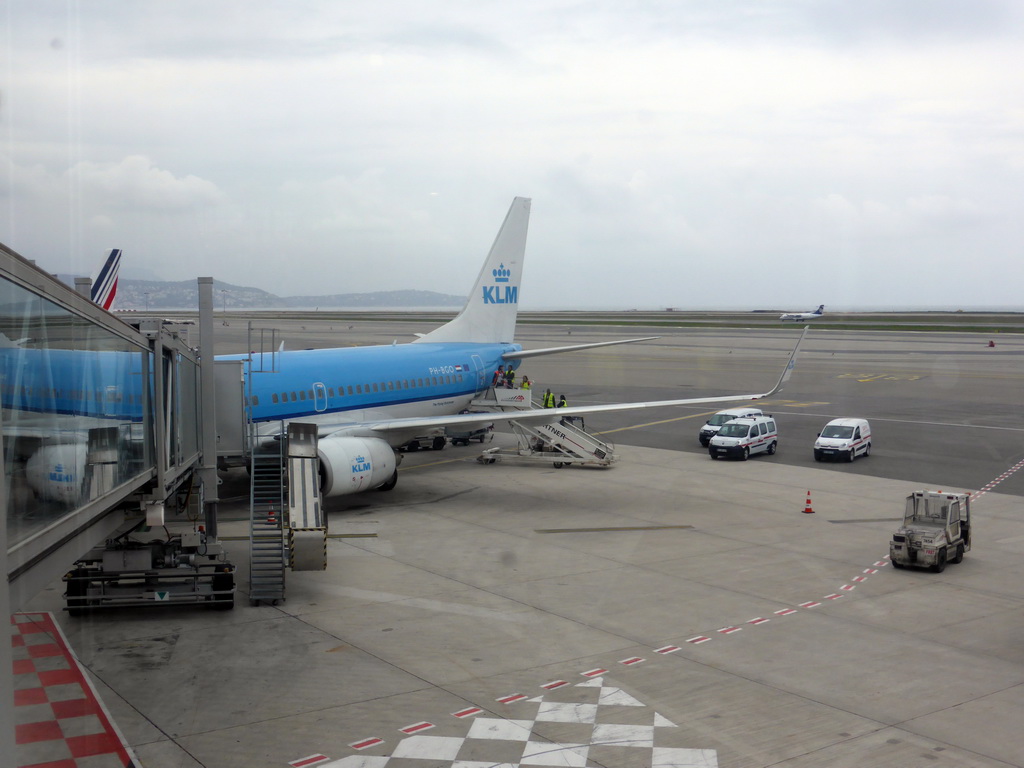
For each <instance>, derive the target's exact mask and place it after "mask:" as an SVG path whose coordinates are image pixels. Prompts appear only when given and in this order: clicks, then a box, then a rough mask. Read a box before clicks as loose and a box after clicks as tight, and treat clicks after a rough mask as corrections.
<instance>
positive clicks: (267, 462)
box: [249, 440, 288, 605]
mask: <svg viewBox="0 0 1024 768" xmlns="http://www.w3.org/2000/svg"><path fill="white" fill-rule="evenodd" d="M282 443H283V441H281V440H275V441H273V443H272V444H271V445H270V446H262V447H260V448H259V449H254V450H253V452H252V463H251V468H252V474H251V480H250V497H251V501H250V507H249V600H250V602H251V603H252V604H253V605H256V604H257V603H259V602H263V601H267V602H271V603H274V604H276V603H277V601H278V600H283V599H284V571H285V567H286V566H287V564H288V561H287V554H286V552H287V550H286V548H285V537H284V532H285V527H286V525H287V521H286V520H285V519H284V517H285V514H286V511H287V507H286V505H285V502H284V482H283V481H284V477H283V471H282V467H283V465H284V462H283V460H282V459H283V457H282V455H281V451H282Z"/></svg>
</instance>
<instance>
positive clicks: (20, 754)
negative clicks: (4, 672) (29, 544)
mask: <svg viewBox="0 0 1024 768" xmlns="http://www.w3.org/2000/svg"><path fill="white" fill-rule="evenodd" d="M11 647H12V654H13V657H14V731H15V742H16V744H17V762H16V763H15V765H17V766H18V768H101V766H103V767H106V766H117V767H118V768H135V766H137V765H138V761H137V760H136V759H135V755H133V754H132V752H131V750H130V749H129V748H128V746H127V745H126V744H125V743H124V739H123V738H122V737H121V734H120V733H119V732H118V730H117V727H116V726H115V725H114V723H113V721H112V720H111V719H110V716H109V715H108V714H107V711H106V709H105V708H104V706H103V703H102V702H101V701H100V700H99V698H98V697H97V695H96V691H95V690H94V689H93V687H92V683H91V682H90V681H89V678H88V677H87V676H86V675H85V673H84V671H83V670H82V668H81V666H80V665H79V663H78V660H77V659H76V658H75V656H74V654H73V653H72V651H71V649H70V648H69V647H68V644H67V640H66V639H65V638H64V634H63V633H62V632H61V630H60V627H59V626H58V624H57V622H56V621H54V618H53V614H52V613H15V614H13V615H12V616H11Z"/></svg>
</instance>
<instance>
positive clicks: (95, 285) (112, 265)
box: [89, 248, 121, 309]
mask: <svg viewBox="0 0 1024 768" xmlns="http://www.w3.org/2000/svg"><path fill="white" fill-rule="evenodd" d="M120 269H121V249H120V248H113V249H112V250H111V251H110V255H109V256H107V259H106V261H104V262H103V266H102V267H100V271H99V272H98V273H97V274H96V275H95V276H94V277H93V279H92V292H91V294H90V296H89V298H91V299H92V301H93V303H94V304H99V305H100V306H101V307H103V309H110V307H111V305H112V304H113V303H114V296H116V295H117V273H118V272H119V271H120Z"/></svg>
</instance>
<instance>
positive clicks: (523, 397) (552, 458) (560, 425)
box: [472, 387, 617, 469]
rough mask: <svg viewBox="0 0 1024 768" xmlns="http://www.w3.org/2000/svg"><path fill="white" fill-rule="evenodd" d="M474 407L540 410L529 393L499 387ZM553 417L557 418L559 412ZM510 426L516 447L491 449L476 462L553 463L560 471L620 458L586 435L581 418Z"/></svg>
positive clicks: (602, 465)
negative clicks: (568, 467)
mask: <svg viewBox="0 0 1024 768" xmlns="http://www.w3.org/2000/svg"><path fill="white" fill-rule="evenodd" d="M472 407H474V408H478V409H480V410H494V411H524V410H539V409H536V408H535V407H534V405H533V400H532V397H531V395H530V390H528V389H502V388H500V387H499V388H491V389H490V390H489V391H488V396H487V397H485V398H481V399H478V400H475V401H473V404H472ZM551 414H552V416H557V415H558V412H557V409H556V410H554V411H551ZM509 424H510V425H511V427H512V432H513V434H514V435H515V436H516V442H517V446H516V447H515V448H501V447H499V448H488V449H487V450H485V451H483V452H482V453H481V454H480V455H479V456H478V457H477V461H479V462H480V463H481V464H494V463H495V462H496V461H500V460H504V459H515V460H519V461H526V462H533V463H545V464H547V463H550V464H552V465H554V467H555V468H556V469H557V468H560V467H566V466H569V465H570V464H574V465H587V466H595V467H607V466H610V465H611V464H612V462H614V461H615V460H616V458H617V457H616V455H615V448H614V446H613V445H612V444H611V443H607V442H605V441H603V440H601V439H599V438H597V437H596V436H594V435H592V434H590V433H589V432H587V431H586V429H585V427H584V424H583V422H582V420H579V419H573V418H562V419H559V420H558V421H555V422H547V423H541V424H527V423H525V422H518V421H512V422H509Z"/></svg>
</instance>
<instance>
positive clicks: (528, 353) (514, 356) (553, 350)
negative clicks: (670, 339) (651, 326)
mask: <svg viewBox="0 0 1024 768" xmlns="http://www.w3.org/2000/svg"><path fill="white" fill-rule="evenodd" d="M660 338H661V337H660V336H644V337H643V338H640V339H622V340H621V341H597V342H594V343H592V344H573V345H572V346H568V347H548V348H547V349H521V350H519V351H518V352H506V353H505V354H504V355H502V356H501V358H502V360H525V359H526V358H528V357H540V356H541V355H557V354H560V353H562V352H577V351H579V350H581V349H593V348H594V347H611V346H613V345H615V344H634V343H636V342H638V341H653V340H654V339H660Z"/></svg>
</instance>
